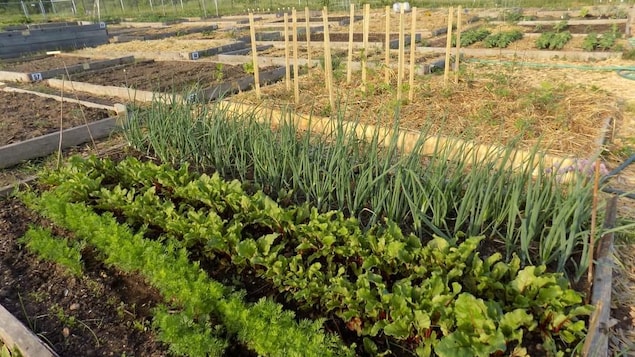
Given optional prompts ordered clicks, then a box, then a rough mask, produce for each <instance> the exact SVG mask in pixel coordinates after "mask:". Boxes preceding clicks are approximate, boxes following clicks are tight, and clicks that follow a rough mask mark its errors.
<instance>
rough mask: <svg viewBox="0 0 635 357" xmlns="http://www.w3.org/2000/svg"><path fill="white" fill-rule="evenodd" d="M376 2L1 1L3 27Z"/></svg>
mask: <svg viewBox="0 0 635 357" xmlns="http://www.w3.org/2000/svg"><path fill="white" fill-rule="evenodd" d="M351 2H353V3H355V4H356V5H361V4H362V2H363V3H370V4H371V7H375V8H377V7H384V6H389V5H392V3H393V1H391V0H370V1H361V0H0V22H1V23H29V22H37V21H48V20H51V19H61V18H63V19H66V20H75V19H77V20H82V19H91V20H95V19H98V18H99V20H108V19H121V18H132V19H137V20H167V19H176V18H181V17H199V16H201V17H210V16H221V15H235V14H245V13H247V12H249V11H251V12H255V13H271V12H277V11H280V10H281V9H287V8H291V7H296V8H304V7H306V6H308V7H309V8H311V9H314V10H317V9H321V8H322V7H323V6H327V7H329V10H332V11H338V10H346V9H348V7H349V5H350V3H351ZM410 4H411V6H417V7H420V8H422V7H445V6H456V5H463V6H464V7H471V8H526V7H539V8H550V9H567V8H569V7H571V6H573V5H575V6H576V7H580V6H603V7H608V8H615V9H616V10H615V11H613V13H615V14H617V15H615V16H621V15H620V12H619V10H620V9H621V8H624V9H625V10H624V11H623V12H624V16H626V15H625V14H627V10H626V9H627V8H628V7H630V6H632V5H633V4H635V0H586V1H584V0H583V1H575V2H574V0H414V1H410Z"/></svg>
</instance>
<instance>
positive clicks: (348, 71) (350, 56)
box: [346, 3, 355, 83]
mask: <svg viewBox="0 0 635 357" xmlns="http://www.w3.org/2000/svg"><path fill="white" fill-rule="evenodd" d="M354 20H355V4H353V3H351V14H350V22H349V24H348V63H347V64H346V83H351V80H352V79H353V21H354Z"/></svg>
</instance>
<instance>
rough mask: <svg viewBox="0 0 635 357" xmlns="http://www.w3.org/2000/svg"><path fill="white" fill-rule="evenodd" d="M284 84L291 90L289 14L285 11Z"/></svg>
mask: <svg viewBox="0 0 635 357" xmlns="http://www.w3.org/2000/svg"><path fill="white" fill-rule="evenodd" d="M284 84H285V85H286V86H287V90H291V66H290V63H289V14H287V13H286V12H285V13H284Z"/></svg>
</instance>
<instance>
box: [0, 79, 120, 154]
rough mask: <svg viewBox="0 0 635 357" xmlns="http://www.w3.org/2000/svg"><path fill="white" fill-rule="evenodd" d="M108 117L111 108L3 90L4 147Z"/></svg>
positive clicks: (0, 128)
mask: <svg viewBox="0 0 635 357" xmlns="http://www.w3.org/2000/svg"><path fill="white" fill-rule="evenodd" d="M62 111H63V115H62V116H61V118H62V123H63V127H64V129H67V128H72V127H74V126H78V125H83V124H85V123H86V122H91V121H96V120H100V119H105V118H108V117H110V116H112V115H111V113H109V112H108V111H107V110H103V109H94V108H87V107H84V106H82V105H79V104H75V103H68V102H64V103H63V104H62V103H61V102H58V101H57V100H55V99H50V98H42V97H39V96H36V95H32V94H23V93H12V92H5V91H0V146H3V145H7V144H11V143H15V142H19V141H23V140H26V139H30V138H35V137H38V136H41V135H45V134H49V133H53V132H56V131H58V130H59V128H60V113H61V112H62Z"/></svg>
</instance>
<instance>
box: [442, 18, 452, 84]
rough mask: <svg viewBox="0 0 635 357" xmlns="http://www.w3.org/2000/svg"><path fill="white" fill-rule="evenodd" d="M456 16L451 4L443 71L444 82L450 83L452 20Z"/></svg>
mask: <svg viewBox="0 0 635 357" xmlns="http://www.w3.org/2000/svg"><path fill="white" fill-rule="evenodd" d="M453 16H454V7H452V6H450V9H449V11H448V33H447V35H448V39H447V41H446V43H445V68H444V72H443V84H444V85H447V84H448V77H449V76H450V48H451V47H452V22H453Z"/></svg>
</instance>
